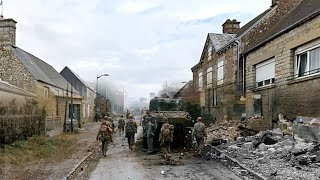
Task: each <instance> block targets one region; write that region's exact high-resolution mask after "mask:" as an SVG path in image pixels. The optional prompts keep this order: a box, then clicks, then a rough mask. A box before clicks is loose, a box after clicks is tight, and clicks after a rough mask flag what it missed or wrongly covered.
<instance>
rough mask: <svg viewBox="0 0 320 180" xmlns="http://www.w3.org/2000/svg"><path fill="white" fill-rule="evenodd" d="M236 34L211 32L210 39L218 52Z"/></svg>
mask: <svg viewBox="0 0 320 180" xmlns="http://www.w3.org/2000/svg"><path fill="white" fill-rule="evenodd" d="M235 36H236V35H235V34H216V33H209V37H210V40H211V42H212V45H213V47H214V50H215V51H216V52H218V51H219V50H220V49H221V48H222V47H224V46H225V45H227V44H228V43H230V42H231V41H232V40H233V38H234V37H235Z"/></svg>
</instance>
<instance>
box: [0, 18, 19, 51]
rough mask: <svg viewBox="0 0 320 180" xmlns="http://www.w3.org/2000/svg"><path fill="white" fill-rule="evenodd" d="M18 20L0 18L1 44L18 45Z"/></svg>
mask: <svg viewBox="0 0 320 180" xmlns="http://www.w3.org/2000/svg"><path fill="white" fill-rule="evenodd" d="M16 23H17V22H16V21H15V20H13V19H0V46H3V45H4V46H15V45H16Z"/></svg>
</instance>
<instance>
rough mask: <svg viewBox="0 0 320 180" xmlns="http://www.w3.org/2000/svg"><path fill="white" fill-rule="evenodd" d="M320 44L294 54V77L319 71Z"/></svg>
mask: <svg viewBox="0 0 320 180" xmlns="http://www.w3.org/2000/svg"><path fill="white" fill-rule="evenodd" d="M319 46H320V45H318V47H312V48H309V49H306V50H304V51H300V52H298V53H297V54H296V58H295V63H294V66H295V67H294V68H295V69H294V72H295V73H294V74H295V77H296V78H297V77H302V76H307V75H312V74H316V73H319V72H320V47H319Z"/></svg>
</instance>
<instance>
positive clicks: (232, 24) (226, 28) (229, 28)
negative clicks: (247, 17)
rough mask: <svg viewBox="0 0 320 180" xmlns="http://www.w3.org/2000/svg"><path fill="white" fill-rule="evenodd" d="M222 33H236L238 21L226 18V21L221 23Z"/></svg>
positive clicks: (238, 28) (238, 25)
mask: <svg viewBox="0 0 320 180" xmlns="http://www.w3.org/2000/svg"><path fill="white" fill-rule="evenodd" d="M222 27H223V30H222V32H223V33H227V34H237V33H238V32H239V30H240V22H239V21H237V20H236V19H233V20H230V19H227V20H226V22H224V23H223V24H222Z"/></svg>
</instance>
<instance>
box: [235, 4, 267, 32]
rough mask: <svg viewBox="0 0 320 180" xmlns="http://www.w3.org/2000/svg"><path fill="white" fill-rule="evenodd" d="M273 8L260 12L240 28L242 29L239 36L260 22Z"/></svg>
mask: <svg viewBox="0 0 320 180" xmlns="http://www.w3.org/2000/svg"><path fill="white" fill-rule="evenodd" d="M271 9H272V8H269V9H267V10H266V11H264V12H263V13H261V14H259V15H258V16H257V17H255V18H254V19H252V20H251V21H249V22H248V23H247V24H245V25H244V26H242V27H241V28H240V31H239V32H238V34H237V37H239V36H242V35H243V34H244V33H246V31H247V30H249V29H250V28H251V27H252V26H254V25H255V24H256V23H257V22H259V21H260V20H261V19H262V18H263V17H264V16H265V15H267V14H268V13H269V12H270V11H271Z"/></svg>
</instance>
